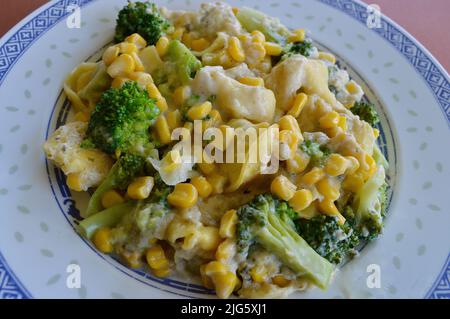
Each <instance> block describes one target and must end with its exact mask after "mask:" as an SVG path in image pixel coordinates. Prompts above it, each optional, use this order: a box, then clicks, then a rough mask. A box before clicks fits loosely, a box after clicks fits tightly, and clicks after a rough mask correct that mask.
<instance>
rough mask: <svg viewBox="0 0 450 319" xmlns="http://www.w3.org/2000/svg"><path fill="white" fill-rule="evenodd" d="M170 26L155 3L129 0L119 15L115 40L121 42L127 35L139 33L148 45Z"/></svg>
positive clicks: (154, 41) (153, 42)
mask: <svg viewBox="0 0 450 319" xmlns="http://www.w3.org/2000/svg"><path fill="white" fill-rule="evenodd" d="M170 27H171V24H170V23H169V21H167V20H166V19H165V18H164V17H162V16H161V14H160V13H159V11H158V8H157V7H156V5H155V4H154V3H150V2H131V1H129V2H128V5H126V6H125V7H123V9H122V10H120V12H119V16H118V17H117V25H116V34H115V36H114V40H115V41H116V43H119V42H122V41H123V40H124V39H125V38H126V37H127V36H129V35H131V34H134V33H139V34H140V35H141V36H142V37H143V38H144V39H145V40H146V41H147V44H148V45H153V44H155V43H156V42H157V41H158V39H159V38H160V37H161V36H163V35H164V34H165V32H167V30H168V29H169V28H170Z"/></svg>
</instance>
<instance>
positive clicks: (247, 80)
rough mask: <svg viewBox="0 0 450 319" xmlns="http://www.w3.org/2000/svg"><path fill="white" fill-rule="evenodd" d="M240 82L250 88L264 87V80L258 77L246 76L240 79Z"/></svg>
mask: <svg viewBox="0 0 450 319" xmlns="http://www.w3.org/2000/svg"><path fill="white" fill-rule="evenodd" d="M239 82H241V83H242V84H245V85H250V86H264V80H263V79H262V78H256V77H249V76H244V77H241V78H239Z"/></svg>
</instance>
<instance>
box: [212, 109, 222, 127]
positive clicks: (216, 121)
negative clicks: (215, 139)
mask: <svg viewBox="0 0 450 319" xmlns="http://www.w3.org/2000/svg"><path fill="white" fill-rule="evenodd" d="M209 117H210V119H211V121H212V123H213V125H217V124H220V123H222V116H220V112H219V111H217V110H216V109H214V110H211V112H209Z"/></svg>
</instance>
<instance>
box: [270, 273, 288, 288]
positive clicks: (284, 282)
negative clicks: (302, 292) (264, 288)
mask: <svg viewBox="0 0 450 319" xmlns="http://www.w3.org/2000/svg"><path fill="white" fill-rule="evenodd" d="M272 282H273V283H274V284H275V285H277V286H278V287H281V288H284V287H287V286H289V284H290V283H291V281H290V280H289V279H287V278H286V277H284V276H283V275H276V276H274V277H272Z"/></svg>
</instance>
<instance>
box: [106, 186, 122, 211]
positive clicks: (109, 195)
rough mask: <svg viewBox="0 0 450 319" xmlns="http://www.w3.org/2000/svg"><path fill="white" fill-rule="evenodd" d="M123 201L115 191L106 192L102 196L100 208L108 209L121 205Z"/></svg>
mask: <svg viewBox="0 0 450 319" xmlns="http://www.w3.org/2000/svg"><path fill="white" fill-rule="evenodd" d="M124 201H125V200H124V199H123V197H122V195H120V194H119V193H118V192H117V191H115V190H110V191H107V192H106V193H104V194H103V196H102V206H103V208H110V207H113V206H116V205H118V204H121V203H123V202H124Z"/></svg>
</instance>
